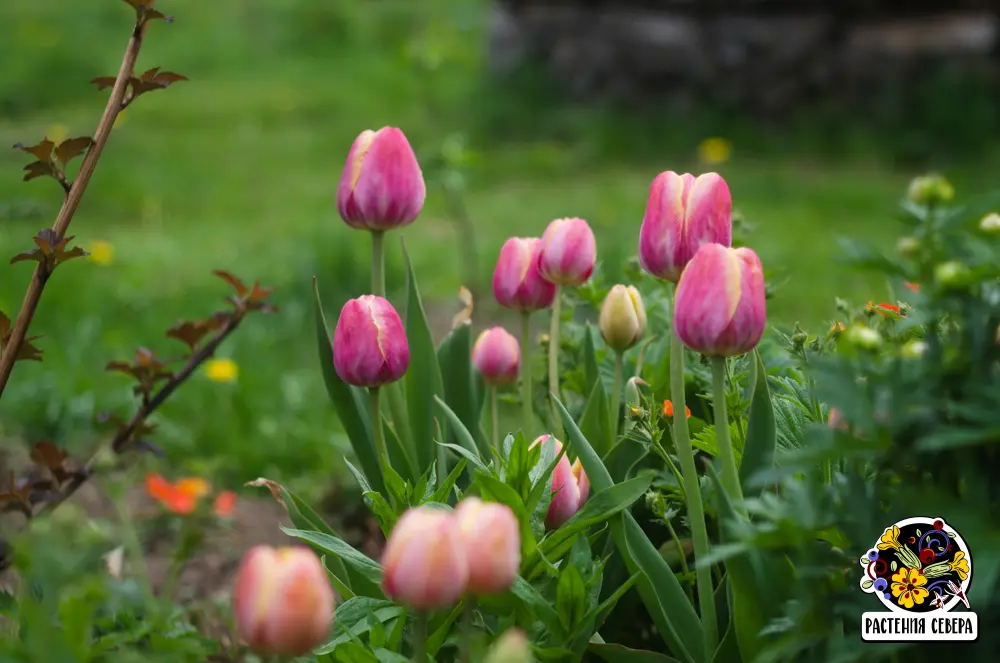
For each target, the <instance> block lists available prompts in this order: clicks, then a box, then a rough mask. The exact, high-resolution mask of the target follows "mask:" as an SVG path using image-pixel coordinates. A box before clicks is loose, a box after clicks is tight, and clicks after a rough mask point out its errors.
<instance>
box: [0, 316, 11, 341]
mask: <svg viewBox="0 0 1000 663" xmlns="http://www.w3.org/2000/svg"><path fill="white" fill-rule="evenodd" d="M9 335H10V318H8V317H7V314H6V313H4V312H3V311H0V338H3V339H6V338H7V336H9Z"/></svg>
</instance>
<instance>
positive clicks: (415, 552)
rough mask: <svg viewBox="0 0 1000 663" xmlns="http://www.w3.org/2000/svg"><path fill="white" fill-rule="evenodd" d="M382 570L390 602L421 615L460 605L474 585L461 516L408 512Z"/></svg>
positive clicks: (422, 510) (420, 509) (388, 546)
mask: <svg viewBox="0 0 1000 663" xmlns="http://www.w3.org/2000/svg"><path fill="white" fill-rule="evenodd" d="M382 566H383V567H384V569H385V572H384V575H383V578H382V589H383V590H384V591H385V593H386V596H388V597H389V598H391V599H393V600H396V601H399V602H400V603H404V604H406V605H408V606H410V607H411V608H415V609H417V610H437V609H442V608H448V607H451V606H452V605H454V604H455V603H456V602H458V600H459V598H461V596H462V594H464V593H465V590H466V588H467V585H468V581H469V563H468V559H467V558H466V554H465V548H464V547H463V545H462V537H461V533H460V531H459V528H458V520H457V519H456V518H455V514H454V513H452V512H451V511H446V510H444V509H435V508H433V507H426V506H424V507H417V508H414V509H410V510H408V511H407V512H406V513H404V514H403V516H402V517H401V518H400V519H399V520H398V521H397V522H396V525H395V527H393V528H392V532H391V533H390V534H389V540H388V541H387V542H386V545H385V552H384V553H383V555H382Z"/></svg>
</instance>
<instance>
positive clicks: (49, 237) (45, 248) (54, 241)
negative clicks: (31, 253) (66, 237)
mask: <svg viewBox="0 0 1000 663" xmlns="http://www.w3.org/2000/svg"><path fill="white" fill-rule="evenodd" d="M32 239H33V240H34V241H35V244H36V245H37V246H38V248H40V249H41V250H42V253H44V254H45V255H47V256H48V255H52V247H53V246H57V245H58V244H59V237H58V236H57V235H56V233H55V231H54V230H52V228H42V229H41V230H39V231H38V234H37V235H35V236H34V237H32ZM70 239H72V238H70Z"/></svg>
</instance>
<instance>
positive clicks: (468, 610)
mask: <svg viewBox="0 0 1000 663" xmlns="http://www.w3.org/2000/svg"><path fill="white" fill-rule="evenodd" d="M475 612H476V599H474V598H473V597H471V596H469V597H466V599H465V600H464V601H463V602H462V655H461V659H460V660H461V661H462V663H472V645H473V639H474V636H475V634H476V631H475V628H474V626H473V622H474V620H475V618H476V615H475Z"/></svg>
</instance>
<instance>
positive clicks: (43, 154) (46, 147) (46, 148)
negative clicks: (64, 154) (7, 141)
mask: <svg viewBox="0 0 1000 663" xmlns="http://www.w3.org/2000/svg"><path fill="white" fill-rule="evenodd" d="M55 146H56V144H55V143H53V142H52V141H51V140H49V139H48V138H43V139H42V141H41V142H40V143H38V144H37V145H24V144H23V143H15V144H14V149H16V150H21V151H22V152H27V153H28V154H30V155H31V156H33V157H35V158H36V159H38V160H39V161H44V162H48V161H51V160H52V150H53V149H55Z"/></svg>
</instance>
